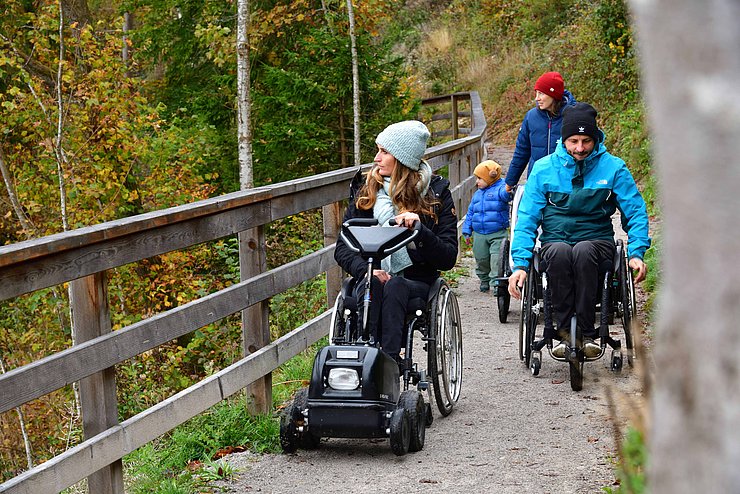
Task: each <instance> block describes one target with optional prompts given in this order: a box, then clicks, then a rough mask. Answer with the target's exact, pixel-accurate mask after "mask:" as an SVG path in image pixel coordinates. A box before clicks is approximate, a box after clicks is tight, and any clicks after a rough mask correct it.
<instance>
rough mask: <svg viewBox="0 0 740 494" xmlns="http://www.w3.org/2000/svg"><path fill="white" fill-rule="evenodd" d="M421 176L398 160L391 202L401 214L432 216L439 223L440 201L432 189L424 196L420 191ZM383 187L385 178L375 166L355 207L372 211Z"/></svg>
mask: <svg viewBox="0 0 740 494" xmlns="http://www.w3.org/2000/svg"><path fill="white" fill-rule="evenodd" d="M421 180H422V177H421V174H420V173H419V172H417V171H414V170H412V169H410V168H408V167H406V166H403V165H402V164H401V162H400V161H398V160H396V166H395V168H394V169H393V172H392V173H391V185H392V187H391V194H390V196H391V201H392V202H393V204H394V205H395V206H396V207H397V208H398V211H399V212H400V213H403V212H407V211H408V212H412V213H416V214H418V215H419V216H422V215H426V216H430V217H432V218H433V219H434V221H435V222H436V221H437V213H436V211H435V206H436V205H438V204H439V201H438V200H437V199H436V198H435V197H434V194H433V193H432V192H431V189H429V190H427V191H425V193H424V194H422V193H421V192H420V191H419V185H418V184H419V182H421ZM382 187H383V176H382V175H380V172H379V171H378V167H377V166H375V165H374V166H373V167H372V168H371V169H370V171H369V172H368V173H367V175H366V176H365V183H364V184H363V185H362V187H361V188H360V190H359V192H358V193H357V201H355V205H356V206H357V209H361V210H363V211H367V210H369V209H372V208H373V206H374V205H375V201H376V199H377V197H378V191H379V190H380V189H381V188H382Z"/></svg>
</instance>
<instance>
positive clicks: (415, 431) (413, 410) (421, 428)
mask: <svg viewBox="0 0 740 494" xmlns="http://www.w3.org/2000/svg"><path fill="white" fill-rule="evenodd" d="M398 406H399V407H402V408H405V409H406V410H408V411H409V427H410V440H409V451H410V452H412V453H414V452H416V451H421V450H422V449H423V448H424V440H425V438H426V430H427V428H426V421H427V418H426V413H427V408H426V404H425V403H424V396H423V395H422V394H421V393H420V392H419V391H417V390H416V389H407V390H406V391H403V392H402V393H401V397H400V398H399V400H398Z"/></svg>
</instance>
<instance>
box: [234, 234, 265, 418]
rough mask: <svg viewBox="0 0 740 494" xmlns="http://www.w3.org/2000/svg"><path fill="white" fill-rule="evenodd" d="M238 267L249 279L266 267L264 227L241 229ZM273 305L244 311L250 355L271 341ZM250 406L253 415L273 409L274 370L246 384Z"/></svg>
mask: <svg viewBox="0 0 740 494" xmlns="http://www.w3.org/2000/svg"><path fill="white" fill-rule="evenodd" d="M239 269H240V276H241V280H242V281H244V280H247V279H249V278H251V277H253V276H256V275H258V274H260V273H263V272H265V271H266V270H267V255H266V252H265V231H264V227H262V226H259V227H257V228H252V229H249V230H245V231H243V232H240V233H239ZM269 310H270V305H269V302H268V301H265V302H259V303H257V304H254V305H253V306H251V307H247V308H246V309H244V310H243V311H242V344H243V352H244V356H245V357H246V356H248V355H251V354H253V353H254V352H256V351H257V350H259V349H260V348H262V347H264V346H266V345H268V344H269V343H270V320H269ZM246 390H247V409H248V410H249V413H251V414H253V415H258V414H266V413H268V412H269V411H270V410H271V409H272V373H269V374H266V375H265V376H263V377H262V378H260V379H257V380H256V381H254V382H253V383H251V384H250V385H248V386H247V388H246Z"/></svg>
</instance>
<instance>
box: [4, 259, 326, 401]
mask: <svg viewBox="0 0 740 494" xmlns="http://www.w3.org/2000/svg"><path fill="white" fill-rule="evenodd" d="M333 254H334V246H330V247H325V248H323V249H321V250H318V251H316V252H314V253H312V254H309V255H308V256H305V257H303V258H301V259H298V260H296V261H293V262H291V263H288V264H285V265H283V266H280V267H278V268H275V269H273V270H271V271H268V272H267V273H264V274H262V275H260V276H256V277H254V278H251V279H249V280H247V281H244V282H241V283H237V284H235V285H232V286H230V287H228V288H226V289H224V290H221V291H219V292H216V293H212V294H210V295H207V296H205V297H203V298H200V299H198V300H194V301H192V302H189V303H187V304H185V305H182V306H180V307H177V308H175V309H172V310H170V311H168V312H164V313H161V314H157V315H155V316H153V317H150V318H149V319H146V320H143V321H139V322H137V323H134V324H132V325H130V326H127V327H125V328H123V329H120V330H118V331H116V332H114V333H109V334H107V335H105V336H101V337H98V338H95V339H94V340H90V341H88V342H85V343H82V344H80V345H75V346H73V347H72V348H68V349H66V350H63V351H61V352H58V353H55V354H53V355H49V356H48V357H45V358H43V359H40V360H37V361H35V362H33V363H31V364H29V365H26V366H23V367H20V368H17V369H13V370H11V371H8V372H6V373H5V374H2V375H0V413H3V412H5V411H7V410H10V409H12V408H15V407H16V406H19V405H22V404H23V403H26V402H28V401H31V400H33V399H36V398H38V397H40V396H43V395H45V394H48V393H51V392H52V391H54V390H56V389H59V388H61V387H62V386H66V385H67V384H71V383H73V382H75V381H79V380H80V379H82V378H84V377H87V376H89V375H90V374H93V373H95V372H98V371H101V370H103V369H106V368H108V367H111V366H113V365H115V364H117V363H119V362H122V361H124V360H126V359H129V358H131V357H134V356H136V355H138V354H140V353H143V352H145V351H147V350H150V349H152V348H155V347H157V346H159V345H161V344H163V343H166V342H168V341H170V340H173V339H175V338H177V337H179V336H182V335H184V334H187V333H189V332H191V331H194V330H196V329H198V328H201V327H203V326H205V325H207V324H211V323H213V322H216V321H218V320H220V319H222V318H224V317H226V316H228V315H231V314H234V313H236V312H238V311H240V310H242V309H244V308H245V307H247V306H250V305H253V304H256V303H258V302H261V301H264V300H267V299H269V298H270V297H273V296H275V295H277V294H278V293H282V292H284V291H285V290H287V289H288V288H291V287H293V286H297V285H299V284H300V283H302V282H303V281H305V280H307V279H310V278H313V277H315V276H318V275H319V274H321V273H323V272H324V271H326V270H327V269H329V268H330V267H333V266H334V265H335V261H334V256H333Z"/></svg>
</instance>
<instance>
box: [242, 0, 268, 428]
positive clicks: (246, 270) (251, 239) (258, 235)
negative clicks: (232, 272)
mask: <svg viewBox="0 0 740 494" xmlns="http://www.w3.org/2000/svg"><path fill="white" fill-rule="evenodd" d="M237 10H238V13H237V35H236V36H237V46H236V49H237V98H238V112H239V130H238V132H239V135H238V141H239V143H238V144H239V182H240V187H241V190H246V189H251V188H252V187H254V173H253V168H252V131H251V99H250V85H249V77H250V73H249V15H250V12H249V1H248V0H239V2H238V4H237ZM239 269H240V277H241V280H242V281H243V280H246V279H248V278H251V277H253V276H257V275H258V274H260V273H262V272H264V271H265V269H267V260H266V251H265V234H264V228H263V227H258V228H253V229H251V230H247V231H244V232H240V233H239ZM268 316H269V304H268V302H260V303H258V304H255V305H253V306H251V307H248V308H247V309H246V310H244V311H243V312H242V347H243V352H244V355H245V356H247V355H250V354H252V353H254V352H256V351H257V350H259V349H260V348H262V347H264V346H265V345H267V344H269V343H270V322H269V318H268ZM247 406H248V409H249V411H250V413H252V414H265V413H268V412H269V411H270V409H271V408H272V374H267V375H266V376H264V377H262V378H260V379H258V380H256V381H255V382H253V383H252V384H250V385H249V386H248V387H247Z"/></svg>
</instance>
